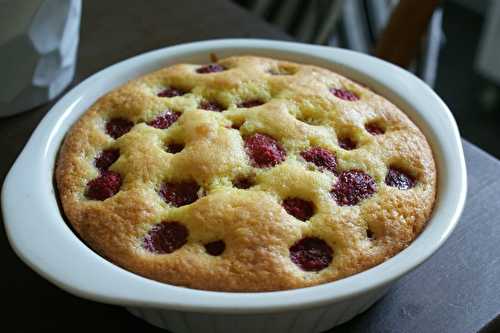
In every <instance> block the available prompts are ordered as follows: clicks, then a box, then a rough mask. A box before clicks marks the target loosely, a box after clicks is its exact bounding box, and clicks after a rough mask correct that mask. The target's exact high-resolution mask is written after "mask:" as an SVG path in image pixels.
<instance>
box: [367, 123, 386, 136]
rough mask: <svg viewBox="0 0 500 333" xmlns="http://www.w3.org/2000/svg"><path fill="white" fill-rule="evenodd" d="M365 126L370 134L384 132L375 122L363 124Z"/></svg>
mask: <svg viewBox="0 0 500 333" xmlns="http://www.w3.org/2000/svg"><path fill="white" fill-rule="evenodd" d="M365 128H366V130H367V131H368V133H370V134H371V135H381V134H384V133H385V130H384V129H383V128H382V127H380V126H379V125H377V124H376V123H368V124H366V125H365Z"/></svg>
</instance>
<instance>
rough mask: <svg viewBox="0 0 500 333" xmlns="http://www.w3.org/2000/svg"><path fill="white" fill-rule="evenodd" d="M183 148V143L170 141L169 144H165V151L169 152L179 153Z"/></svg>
mask: <svg viewBox="0 0 500 333" xmlns="http://www.w3.org/2000/svg"><path fill="white" fill-rule="evenodd" d="M183 149H184V145H183V144H179V143H171V144H169V145H167V152H169V153H171V154H177V153H180V152H181V151H182V150H183Z"/></svg>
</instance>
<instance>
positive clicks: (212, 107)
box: [200, 101, 225, 112]
mask: <svg viewBox="0 0 500 333" xmlns="http://www.w3.org/2000/svg"><path fill="white" fill-rule="evenodd" d="M200 109H203V110H207V111H215V112H222V111H224V110H225V109H224V107H223V106H222V105H220V104H219V103H217V102H209V101H203V102H201V103H200Z"/></svg>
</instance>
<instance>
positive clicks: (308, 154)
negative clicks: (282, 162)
mask: <svg viewBox="0 0 500 333" xmlns="http://www.w3.org/2000/svg"><path fill="white" fill-rule="evenodd" d="M300 156H302V158H303V159H305V160H306V161H307V162H311V163H313V164H314V165H316V166H317V167H318V168H319V169H321V170H328V171H331V172H333V173H337V158H336V157H335V155H333V154H332V153H330V152H329V151H328V150H326V149H324V148H320V147H314V148H311V149H309V150H306V151H303V152H302V153H300Z"/></svg>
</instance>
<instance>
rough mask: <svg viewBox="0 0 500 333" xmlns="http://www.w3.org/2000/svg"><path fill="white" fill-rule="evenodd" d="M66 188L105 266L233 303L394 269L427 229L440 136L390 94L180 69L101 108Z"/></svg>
mask: <svg viewBox="0 0 500 333" xmlns="http://www.w3.org/2000/svg"><path fill="white" fill-rule="evenodd" d="M55 176H56V183H57V189H58V195H59V199H60V202H61V204H62V208H63V211H64V215H65V217H66V219H67V221H68V223H69V224H70V225H71V226H72V227H73V229H74V230H75V232H76V233H77V234H78V235H79V236H80V238H81V239H82V240H83V242H85V243H86V244H87V245H88V246H89V247H90V248H91V249H93V250H94V251H95V252H96V253H97V254H99V255H101V256H103V257H104V258H106V259H107V260H109V261H111V262H113V263H115V264H116V265H119V266H121V267H122V268H124V269H126V270H129V271H131V272H134V273H136V274H139V275H141V276H144V277H147V278H150V279H154V280H157V281H161V282H164V283H168V284H172V285H177V286H184V287H188V288H196V289H203V290H213V291H234V292H238V291H239V292H243V291H249V292H259V291H274V290H286V289H293V288H302V287H308V286H313V285H318V284H322V283H327V282H332V281H335V280H339V279H342V278H345V277H348V276H350V275H353V274H356V273H360V272H362V271H364V270H367V269H369V268H370V267H373V266H375V265H377V264H380V263H382V262H384V261H385V260H387V259H388V258H390V257H392V256H394V255H396V254H397V253H399V252H400V251H402V250H403V249H404V248H405V247H407V246H408V245H409V244H410V243H411V242H412V241H413V240H414V239H415V238H416V237H417V236H418V234H419V233H420V232H421V231H422V229H423V228H424V227H425V224H426V222H427V221H428V220H429V218H430V215H431V213H432V209H433V205H434V201H435V195H436V177H437V175H436V169H435V163H434V159H433V155H432V151H431V149H430V146H429V144H428V142H427V140H426V138H425V136H424V135H423V134H422V132H421V131H420V130H419V129H418V127H417V126H416V125H415V124H414V123H413V122H412V121H411V120H410V119H409V118H408V117H407V116H406V115H405V114H404V113H403V112H402V111H401V110H400V109H399V108H398V107H396V106H395V105H394V104H392V103H391V102H389V101H388V100H387V99H385V98H384V97H382V96H380V95H378V94H377V93H375V92H374V91H372V90H371V89H369V88H368V87H365V86H363V85H361V84H359V83H356V82H355V81H353V80H350V79H348V78H346V77H344V76H342V75H340V74H338V73H336V72H334V71H331V70H327V69H324V68H320V67H316V66H311V65H305V64H298V63H293V62H288V61H282V60H278V59H270V58H263V57H256V56H246V55H245V56H233V57H229V58H225V59H222V60H219V61H215V62H213V63H210V64H205V65H195V64H176V65H172V66H168V67H165V68H163V69H160V70H158V71H156V72H153V73H150V74H147V75H145V76H143V77H140V78H137V79H134V80H132V81H130V82H128V83H126V84H125V85H123V86H121V87H119V88H117V89H114V90H112V91H111V92H110V93H107V94H106V95H104V96H103V97H101V98H99V99H98V100H97V102H95V103H94V104H93V105H92V107H90V109H89V110H87V111H86V112H85V114H84V115H83V116H82V117H81V118H80V119H79V120H78V121H77V122H76V123H75V124H74V125H73V127H72V128H71V130H70V131H69V132H68V134H67V136H66V138H65V140H64V143H63V145H62V147H61V150H60V153H59V156H58V159H57V165H56V171H55ZM61 250H62V251H64V249H61Z"/></svg>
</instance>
